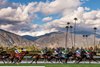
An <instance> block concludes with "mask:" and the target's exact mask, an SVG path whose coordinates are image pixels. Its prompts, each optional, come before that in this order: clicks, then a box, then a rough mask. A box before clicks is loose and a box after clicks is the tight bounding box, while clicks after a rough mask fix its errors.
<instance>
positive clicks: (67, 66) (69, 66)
mask: <svg viewBox="0 0 100 67" xmlns="http://www.w3.org/2000/svg"><path fill="white" fill-rule="evenodd" d="M0 66H45V67H100V64H0Z"/></svg>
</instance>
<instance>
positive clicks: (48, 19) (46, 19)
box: [42, 17, 53, 22]
mask: <svg viewBox="0 0 100 67" xmlns="http://www.w3.org/2000/svg"><path fill="white" fill-rule="evenodd" d="M52 19H53V18H52V17H45V18H43V19H42V21H43V22H49V21H51V20H52Z"/></svg>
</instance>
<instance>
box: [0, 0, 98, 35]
mask: <svg viewBox="0 0 100 67" xmlns="http://www.w3.org/2000/svg"><path fill="white" fill-rule="evenodd" d="M85 1H86V0H85ZM82 3H84V1H82V0H53V1H51V2H31V3H28V4H27V5H22V4H19V3H9V2H8V1H6V0H0V25H1V26H0V28H1V29H5V30H8V31H11V32H13V33H17V34H19V35H33V36H40V35H44V34H46V33H50V32H55V31H59V30H62V28H65V26H66V24H67V22H70V23H71V25H72V26H74V22H75V21H74V20H73V19H74V18H75V17H77V18H78V20H77V31H78V32H79V33H80V31H81V32H82V31H83V32H88V33H89V32H90V33H91V32H92V31H93V30H92V29H93V27H98V29H100V10H91V9H90V8H88V7H81V4H82ZM38 13H41V14H42V15H44V16H45V17H42V20H41V21H43V22H48V23H44V24H43V25H39V24H34V23H33V20H35V19H37V18H38V17H40V16H39V14H38ZM52 15H53V16H55V18H56V15H60V18H58V19H55V18H54V17H52ZM97 33H100V30H98V31H97Z"/></svg>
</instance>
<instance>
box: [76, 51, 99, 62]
mask: <svg viewBox="0 0 100 67" xmlns="http://www.w3.org/2000/svg"><path fill="white" fill-rule="evenodd" d="M94 55H95V52H88V53H87V52H86V51H84V50H81V53H80V56H76V61H75V63H80V62H81V61H82V60H83V59H85V60H88V61H89V63H91V61H92V60H93V61H95V62H98V61H96V60H95V59H94V58H93V56H94Z"/></svg>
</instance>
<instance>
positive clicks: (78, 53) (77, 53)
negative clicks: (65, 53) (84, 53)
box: [75, 48, 81, 56]
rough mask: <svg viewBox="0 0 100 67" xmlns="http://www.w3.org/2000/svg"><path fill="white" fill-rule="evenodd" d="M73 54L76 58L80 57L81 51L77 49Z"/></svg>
mask: <svg viewBox="0 0 100 67" xmlns="http://www.w3.org/2000/svg"><path fill="white" fill-rule="evenodd" d="M75 53H76V56H80V54H81V50H80V49H79V48H77V49H76V51H75Z"/></svg>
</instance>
